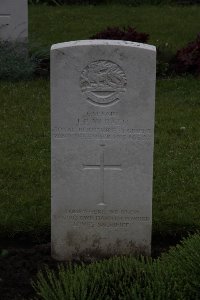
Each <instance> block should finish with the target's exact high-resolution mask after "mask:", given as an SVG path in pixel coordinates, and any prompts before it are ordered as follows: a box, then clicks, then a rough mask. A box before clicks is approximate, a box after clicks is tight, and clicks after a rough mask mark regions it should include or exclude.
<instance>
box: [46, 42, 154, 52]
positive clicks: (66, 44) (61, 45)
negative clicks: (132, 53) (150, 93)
mask: <svg viewBox="0 0 200 300" xmlns="http://www.w3.org/2000/svg"><path fill="white" fill-rule="evenodd" d="M75 46H76V47H77V46H123V47H133V48H141V49H146V50H150V51H154V52H155V51H156V47H155V46H153V45H149V44H143V43H137V42H130V41H122V40H80V41H71V42H64V43H58V44H54V45H52V47H51V50H52V51H53V50H57V49H62V48H67V47H75Z"/></svg>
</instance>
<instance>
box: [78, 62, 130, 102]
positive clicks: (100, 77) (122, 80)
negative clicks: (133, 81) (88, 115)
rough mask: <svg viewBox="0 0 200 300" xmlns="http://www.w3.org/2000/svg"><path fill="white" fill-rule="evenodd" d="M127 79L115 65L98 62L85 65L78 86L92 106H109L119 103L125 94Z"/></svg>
mask: <svg viewBox="0 0 200 300" xmlns="http://www.w3.org/2000/svg"><path fill="white" fill-rule="evenodd" d="M126 84H127V79H126V75H125V73H124V71H123V70H122V68H121V67H120V66H118V65H117V64H116V63H113V62H111V61H107V60H98V61H94V62H92V63H90V64H89V65H87V66H86V67H85V68H84V69H83V71H82V73H81V78H80V86H81V90H82V92H83V94H84V95H85V97H86V99H87V100H88V101H89V102H90V103H91V104H94V105H101V106H105V105H110V104H113V103H115V102H118V101H119V96H120V93H122V92H125V87H126Z"/></svg>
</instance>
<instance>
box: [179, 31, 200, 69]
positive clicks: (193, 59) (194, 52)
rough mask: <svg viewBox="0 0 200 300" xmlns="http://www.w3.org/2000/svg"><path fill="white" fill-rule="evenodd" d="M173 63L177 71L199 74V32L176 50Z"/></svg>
mask: <svg viewBox="0 0 200 300" xmlns="http://www.w3.org/2000/svg"><path fill="white" fill-rule="evenodd" d="M173 65H174V69H175V71H176V72H177V73H191V74H198V75H199V74H200V34H198V36H197V38H196V40H195V41H193V42H190V43H189V44H188V45H187V46H186V47H184V48H182V49H180V50H178V51H177V53H176V55H175V58H174V60H173Z"/></svg>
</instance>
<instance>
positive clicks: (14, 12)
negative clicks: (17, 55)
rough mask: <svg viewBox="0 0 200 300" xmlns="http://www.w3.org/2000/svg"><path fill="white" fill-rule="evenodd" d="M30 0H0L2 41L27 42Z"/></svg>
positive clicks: (0, 33) (0, 32)
mask: <svg viewBox="0 0 200 300" xmlns="http://www.w3.org/2000/svg"><path fill="white" fill-rule="evenodd" d="M27 1H28V0H0V41H9V42H14V41H18V42H22V43H24V42H27V40H28V2H27Z"/></svg>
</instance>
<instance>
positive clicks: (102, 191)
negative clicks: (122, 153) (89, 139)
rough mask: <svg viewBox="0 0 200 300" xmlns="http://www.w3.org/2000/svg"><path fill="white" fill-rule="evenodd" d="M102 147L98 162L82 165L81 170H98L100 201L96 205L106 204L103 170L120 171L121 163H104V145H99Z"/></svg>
mask: <svg viewBox="0 0 200 300" xmlns="http://www.w3.org/2000/svg"><path fill="white" fill-rule="evenodd" d="M100 146H101V147H102V149H101V154H100V164H97V165H94V164H91V165H83V170H92V169H95V170H100V195H99V198H100V202H99V203H98V205H106V204H105V176H104V171H105V170H110V171H115V170H116V171H121V170H122V169H121V165H106V164H105V161H104V147H105V145H100Z"/></svg>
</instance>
